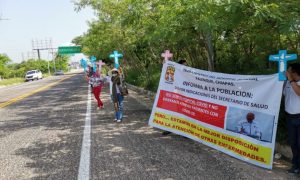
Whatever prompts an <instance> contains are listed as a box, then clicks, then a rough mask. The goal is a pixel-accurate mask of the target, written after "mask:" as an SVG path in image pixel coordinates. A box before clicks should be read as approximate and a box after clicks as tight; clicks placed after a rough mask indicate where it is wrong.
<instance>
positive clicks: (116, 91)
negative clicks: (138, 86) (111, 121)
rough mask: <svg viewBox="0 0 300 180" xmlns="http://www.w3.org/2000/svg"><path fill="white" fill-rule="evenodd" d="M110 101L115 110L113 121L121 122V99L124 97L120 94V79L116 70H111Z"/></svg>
mask: <svg viewBox="0 0 300 180" xmlns="http://www.w3.org/2000/svg"><path fill="white" fill-rule="evenodd" d="M111 72H112V77H111V82H112V100H113V103H114V108H115V121H117V122H122V118H123V99H124V96H123V95H122V94H121V92H122V84H121V83H122V79H121V77H120V73H119V71H118V69H116V68H114V69H112V71H111Z"/></svg>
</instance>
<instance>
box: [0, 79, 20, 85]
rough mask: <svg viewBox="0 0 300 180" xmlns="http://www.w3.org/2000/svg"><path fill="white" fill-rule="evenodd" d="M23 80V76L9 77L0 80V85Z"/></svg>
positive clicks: (18, 82)
mask: <svg viewBox="0 0 300 180" xmlns="http://www.w3.org/2000/svg"><path fill="white" fill-rule="evenodd" d="M23 82H24V78H11V79H3V80H0V86H8V85H12V84H20V83H23Z"/></svg>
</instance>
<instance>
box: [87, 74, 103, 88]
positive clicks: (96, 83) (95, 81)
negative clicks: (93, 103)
mask: <svg viewBox="0 0 300 180" xmlns="http://www.w3.org/2000/svg"><path fill="white" fill-rule="evenodd" d="M90 83H91V84H92V85H93V87H97V86H101V85H103V78H101V77H99V76H92V77H91V78H90Z"/></svg>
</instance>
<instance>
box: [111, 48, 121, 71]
mask: <svg viewBox="0 0 300 180" xmlns="http://www.w3.org/2000/svg"><path fill="white" fill-rule="evenodd" d="M109 57H110V58H114V64H115V68H117V69H118V68H119V67H120V65H119V58H122V57H123V54H119V52H118V51H114V52H113V53H112V54H110V55H109Z"/></svg>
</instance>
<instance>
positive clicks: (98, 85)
mask: <svg viewBox="0 0 300 180" xmlns="http://www.w3.org/2000/svg"><path fill="white" fill-rule="evenodd" d="M90 82H91V84H92V87H93V91H92V92H93V94H94V96H95V98H96V100H97V103H98V108H99V109H102V108H103V102H102V101H101V99H100V94H101V90H102V86H103V84H104V81H103V78H101V76H100V73H99V72H98V71H97V72H94V73H93V75H92V76H91V78H90Z"/></svg>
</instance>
